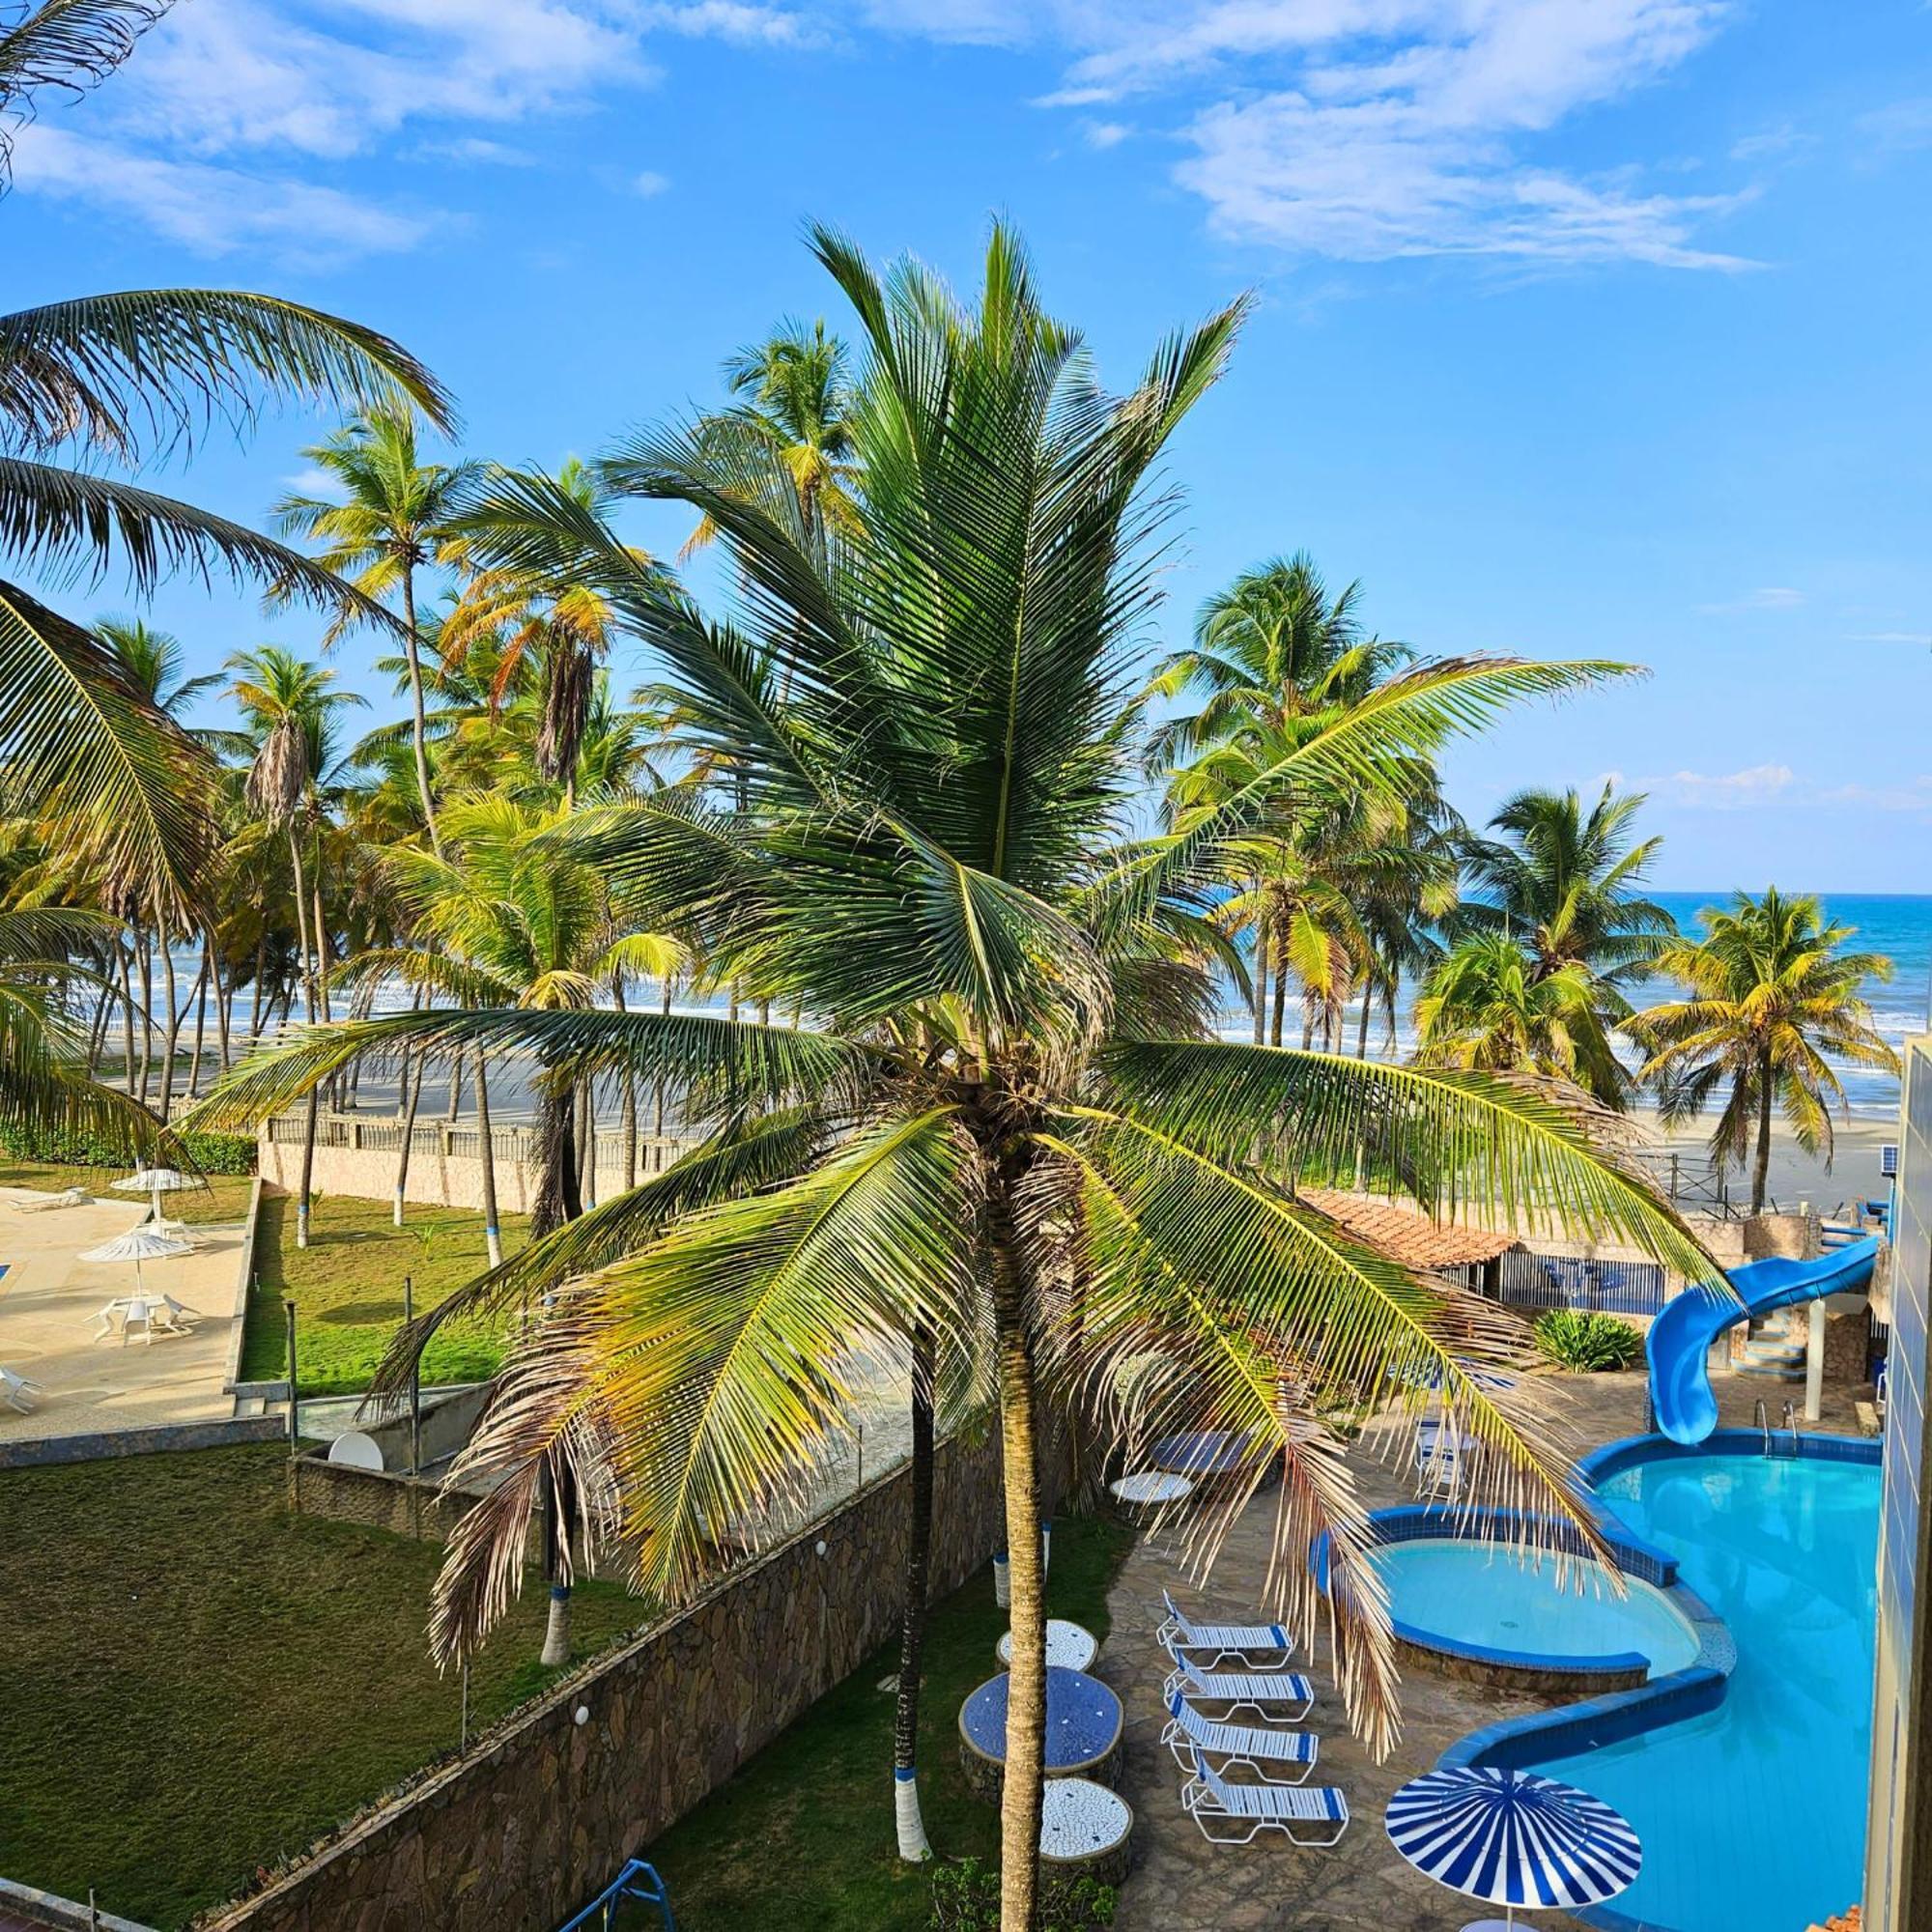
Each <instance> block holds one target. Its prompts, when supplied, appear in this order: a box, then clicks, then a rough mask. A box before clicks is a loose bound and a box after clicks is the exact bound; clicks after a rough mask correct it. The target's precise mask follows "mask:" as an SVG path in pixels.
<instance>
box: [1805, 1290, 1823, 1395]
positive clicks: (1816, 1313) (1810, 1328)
mask: <svg viewBox="0 0 1932 1932" xmlns="http://www.w3.org/2000/svg"><path fill="white" fill-rule="evenodd" d="M1805 1314H1806V1316H1807V1317H1808V1320H1807V1321H1806V1323H1805V1328H1804V1420H1805V1421H1806V1422H1818V1421H1822V1420H1823V1418H1824V1414H1825V1321H1826V1317H1825V1304H1824V1302H1823V1301H1822V1300H1820V1301H1814V1302H1812V1303H1810V1304H1809V1306H1808V1307H1807V1308H1806V1310H1805Z"/></svg>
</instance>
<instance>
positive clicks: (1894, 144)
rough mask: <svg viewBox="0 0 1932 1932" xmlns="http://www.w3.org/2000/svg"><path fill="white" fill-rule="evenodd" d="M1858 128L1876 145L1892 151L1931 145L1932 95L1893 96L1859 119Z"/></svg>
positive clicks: (1930, 146) (1912, 150)
mask: <svg viewBox="0 0 1932 1932" xmlns="http://www.w3.org/2000/svg"><path fill="white" fill-rule="evenodd" d="M1858 131H1859V133H1860V134H1861V135H1862V136H1863V137H1864V139H1865V141H1866V142H1867V143H1868V144H1869V145H1870V146H1872V147H1874V148H1881V149H1884V150H1886V151H1887V152H1889V153H1891V154H1911V153H1913V152H1914V151H1916V150H1917V149H1919V148H1932V99H1924V98H1921V99H1917V100H1894V101H1892V102H1891V103H1890V104H1889V106H1885V107H1874V108H1873V109H1872V111H1871V112H1870V113H1869V114H1861V115H1860V116H1859V120H1858Z"/></svg>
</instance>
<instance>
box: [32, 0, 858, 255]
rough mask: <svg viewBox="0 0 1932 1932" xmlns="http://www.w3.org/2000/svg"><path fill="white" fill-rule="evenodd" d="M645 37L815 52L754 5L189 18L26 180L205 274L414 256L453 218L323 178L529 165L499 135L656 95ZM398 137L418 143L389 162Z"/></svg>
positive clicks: (240, 3)
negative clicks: (407, 168) (113, 219)
mask: <svg viewBox="0 0 1932 1932" xmlns="http://www.w3.org/2000/svg"><path fill="white" fill-rule="evenodd" d="M653 35H656V36H660V37H669V36H677V37H681V38H687V39H690V38H706V39H713V40H724V41H730V42H734V43H741V44H749V43H755V44H762V45H768V46H803V45H807V44H810V43H815V42H817V41H818V40H819V39H821V38H822V35H821V34H820V32H819V30H818V29H817V28H816V27H814V26H812V25H811V24H810V22H809V21H808V20H807V18H806V16H805V15H803V14H799V13H796V12H794V11H793V10H791V9H789V8H784V7H777V6H764V5H757V4H752V0H689V4H659V5H641V4H639V0H195V5H194V6H192V7H183V8H180V9H177V10H176V11H174V12H173V13H171V14H168V15H167V17H166V18H165V19H164V20H163V21H162V22H161V23H160V24H159V25H158V26H157V27H156V29H155V30H154V32H153V33H152V34H151V35H150V36H149V37H148V38H147V40H146V41H145V42H144V43H143V45H142V49H141V56H140V58H139V59H138V60H136V61H133V62H130V63H129V64H128V69H127V71H126V72H125V73H123V74H121V75H118V76H117V77H116V80H115V83H114V86H113V88H112V89H110V90H106V91H105V92H103V93H102V94H101V95H100V96H99V99H98V100H94V101H90V103H89V110H88V119H87V121H86V123H85V124H84V125H85V129H86V131H85V132H84V133H83V132H73V131H69V129H68V128H66V127H63V126H61V125H59V122H58V118H57V117H54V118H50V119H49V120H48V121H46V122H43V123H42V124H40V125H39V126H37V127H36V128H30V129H29V130H27V133H26V134H25V135H23V137H22V140H21V159H20V165H19V167H18V169H17V171H16V180H17V182H18V185H19V186H20V188H21V189H22V191H24V192H26V193H30V194H31V193H35V192H44V193H49V194H55V195H62V196H67V197H70V198H79V199H85V200H87V201H88V202H90V203H91V204H93V205H94V206H96V207H99V208H106V209H113V210H115V211H117V212H119V213H124V214H127V215H128V216H131V217H133V218H136V219H139V220H142V221H144V222H146V223H147V224H148V225H149V226H151V227H153V228H155V229H156V230H157V231H159V232H160V233H162V234H164V235H167V236H169V237H170V238H172V239H174V240H176V241H183V242H185V243H186V244H187V245H188V246H190V247H192V248H195V249H197V250H198V251H200V252H203V253H207V254H223V253H227V252H230V251H232V250H234V249H236V248H239V247H242V246H247V245H252V244H262V243H269V244H272V245H276V246H279V247H284V248H288V249H292V250H295V251H298V252H300V253H303V254H309V255H330V254H343V253H355V252H367V251H380V250H391V249H400V248H408V247H411V246H413V245H414V244H415V243H416V242H417V241H419V240H421V239H422V237H423V236H425V235H426V234H428V233H429V232H430V231H431V230H432V228H434V227H436V226H438V225H441V224H444V223H446V222H447V221H448V220H450V219H451V218H452V217H450V216H449V215H447V214H441V213H437V212H435V211H423V210H406V209H402V208H399V207H397V206H395V205H393V204H392V203H390V202H388V201H386V200H384V201H382V202H378V201H374V200H364V199H358V198H357V197H356V196H355V195H354V194H352V193H350V192H349V191H347V189H345V188H344V187H342V186H340V185H335V183H334V182H333V181H331V182H330V183H328V184H327V185H324V184H322V183H319V182H317V181H316V180H315V179H314V172H315V170H314V164H315V163H318V162H323V163H340V162H344V161H349V160H353V159H355V158H357V157H359V156H369V155H375V154H380V153H383V152H385V151H386V152H391V153H400V154H401V155H402V156H406V157H407V156H411V155H413V156H435V157H439V158H447V159H452V160H457V161H462V162H467V163H472V164H483V165H496V166H514V165H524V164H527V163H529V162H531V161H533V160H534V159H535V158H536V157H535V156H533V155H531V154H529V153H528V152H527V151H526V149H524V148H522V147H520V146H518V145H516V144H514V143H512V142H510V141H507V140H504V139H501V138H499V134H500V133H501V132H502V131H503V130H506V129H508V128H515V127H518V126H521V125H524V124H526V123H528V122H530V121H532V120H534V119H537V118H539V117H543V116H549V115H554V114H558V113H562V112H567V111H570V110H572V109H574V108H577V107H580V106H582V105H583V104H585V103H587V102H588V101H590V100H591V99H593V98H594V97H595V96H597V95H598V94H600V93H603V92H608V91H610V90H611V89H613V88H624V87H629V88H638V87H645V86H649V85H652V84H654V83H655V82H656V81H657V80H658V79H659V78H660V75H659V72H658V70H657V68H656V66H655V65H654V63H653V62H652V61H651V59H650V58H649V55H648V51H647V47H648V42H649V40H650V38H651V37H652V36H653ZM76 125H79V124H76ZM405 134H413V135H414V136H415V139H414V140H413V142H412V144H411V145H410V146H408V147H403V148H401V149H397V148H396V146H395V143H396V142H397V140H398V138H399V137H401V136H403V135H405ZM644 191H650V190H644Z"/></svg>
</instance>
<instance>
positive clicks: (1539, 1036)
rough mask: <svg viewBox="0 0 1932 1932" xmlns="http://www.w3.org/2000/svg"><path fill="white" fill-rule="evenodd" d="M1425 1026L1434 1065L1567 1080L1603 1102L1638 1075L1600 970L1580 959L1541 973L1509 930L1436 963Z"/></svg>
mask: <svg viewBox="0 0 1932 1932" xmlns="http://www.w3.org/2000/svg"><path fill="white" fill-rule="evenodd" d="M1415 1023H1416V1032H1417V1035H1418V1041H1417V1053H1416V1057H1417V1059H1418V1061H1419V1062H1420V1064H1421V1065H1425V1066H1468V1067H1480V1068H1483V1069H1485V1070H1487V1071H1489V1072H1492V1073H1530V1074H1535V1075H1538V1076H1539V1077H1541V1078H1544V1079H1550V1080H1567V1081H1569V1082H1570V1083H1571V1084H1572V1085H1573V1086H1576V1087H1579V1088H1581V1089H1582V1090H1583V1091H1584V1092H1585V1093H1587V1094H1591V1095H1593V1096H1594V1097H1596V1098H1598V1099H1603V1098H1604V1097H1605V1095H1607V1094H1620V1093H1621V1091H1622V1089H1623V1087H1624V1086H1625V1084H1626V1083H1627V1081H1628V1077H1629V1076H1628V1075H1627V1074H1626V1073H1625V1072H1624V1070H1623V1067H1622V1066H1621V1065H1620V1064H1619V1063H1618V1061H1617V1058H1616V1053H1615V1050H1614V1049H1613V1048H1612V1046H1611V1044H1610V1040H1609V1037H1608V1035H1607V1034H1606V1033H1605V1031H1604V1025H1603V1019H1602V1015H1601V1013H1600V1012H1599V1010H1598V999H1597V989H1596V985H1595V982H1594V981H1593V980H1591V978H1590V975H1589V974H1588V973H1587V972H1586V971H1585V970H1584V969H1583V968H1582V967H1580V966H1577V965H1567V966H1559V967H1558V968H1557V969H1556V970H1555V971H1554V972H1552V973H1542V974H1539V972H1538V970H1537V962H1536V960H1535V958H1534V956H1533V955H1532V954H1530V953H1527V952H1524V951H1523V949H1522V948H1521V947H1520V946H1519V945H1518V944H1517V943H1516V942H1515V941H1514V940H1513V939H1510V938H1508V937H1506V936H1505V935H1504V934H1502V933H1500V932H1484V933H1472V934H1470V935H1469V936H1468V937H1467V938H1465V939H1463V940H1462V941H1461V942H1460V943H1459V944H1458V945H1457V946H1456V947H1455V948H1454V949H1453V950H1452V951H1451V952H1449V953H1448V954H1447V956H1446V957H1444V958H1443V959H1442V960H1441V961H1440V962H1439V963H1438V964H1437V965H1435V967H1434V968H1432V969H1431V971H1430V974H1429V977H1428V978H1427V979H1426V980H1424V981H1423V989H1422V994H1421V997H1420V998H1419V999H1417V1001H1416V1003H1415Z"/></svg>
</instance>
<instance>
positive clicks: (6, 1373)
mask: <svg viewBox="0 0 1932 1932" xmlns="http://www.w3.org/2000/svg"><path fill="white" fill-rule="evenodd" d="M40 1392H41V1385H40V1383H39V1382H36V1381H29V1380H28V1378H26V1377H25V1376H16V1375H15V1374H14V1371H13V1370H12V1369H0V1402H5V1403H6V1405H7V1406H8V1407H9V1408H11V1409H14V1410H16V1411H17V1412H18V1413H19V1414H21V1415H32V1414H33V1412H34V1400H35V1398H36V1397H37V1396H38V1395H39V1394H40Z"/></svg>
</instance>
